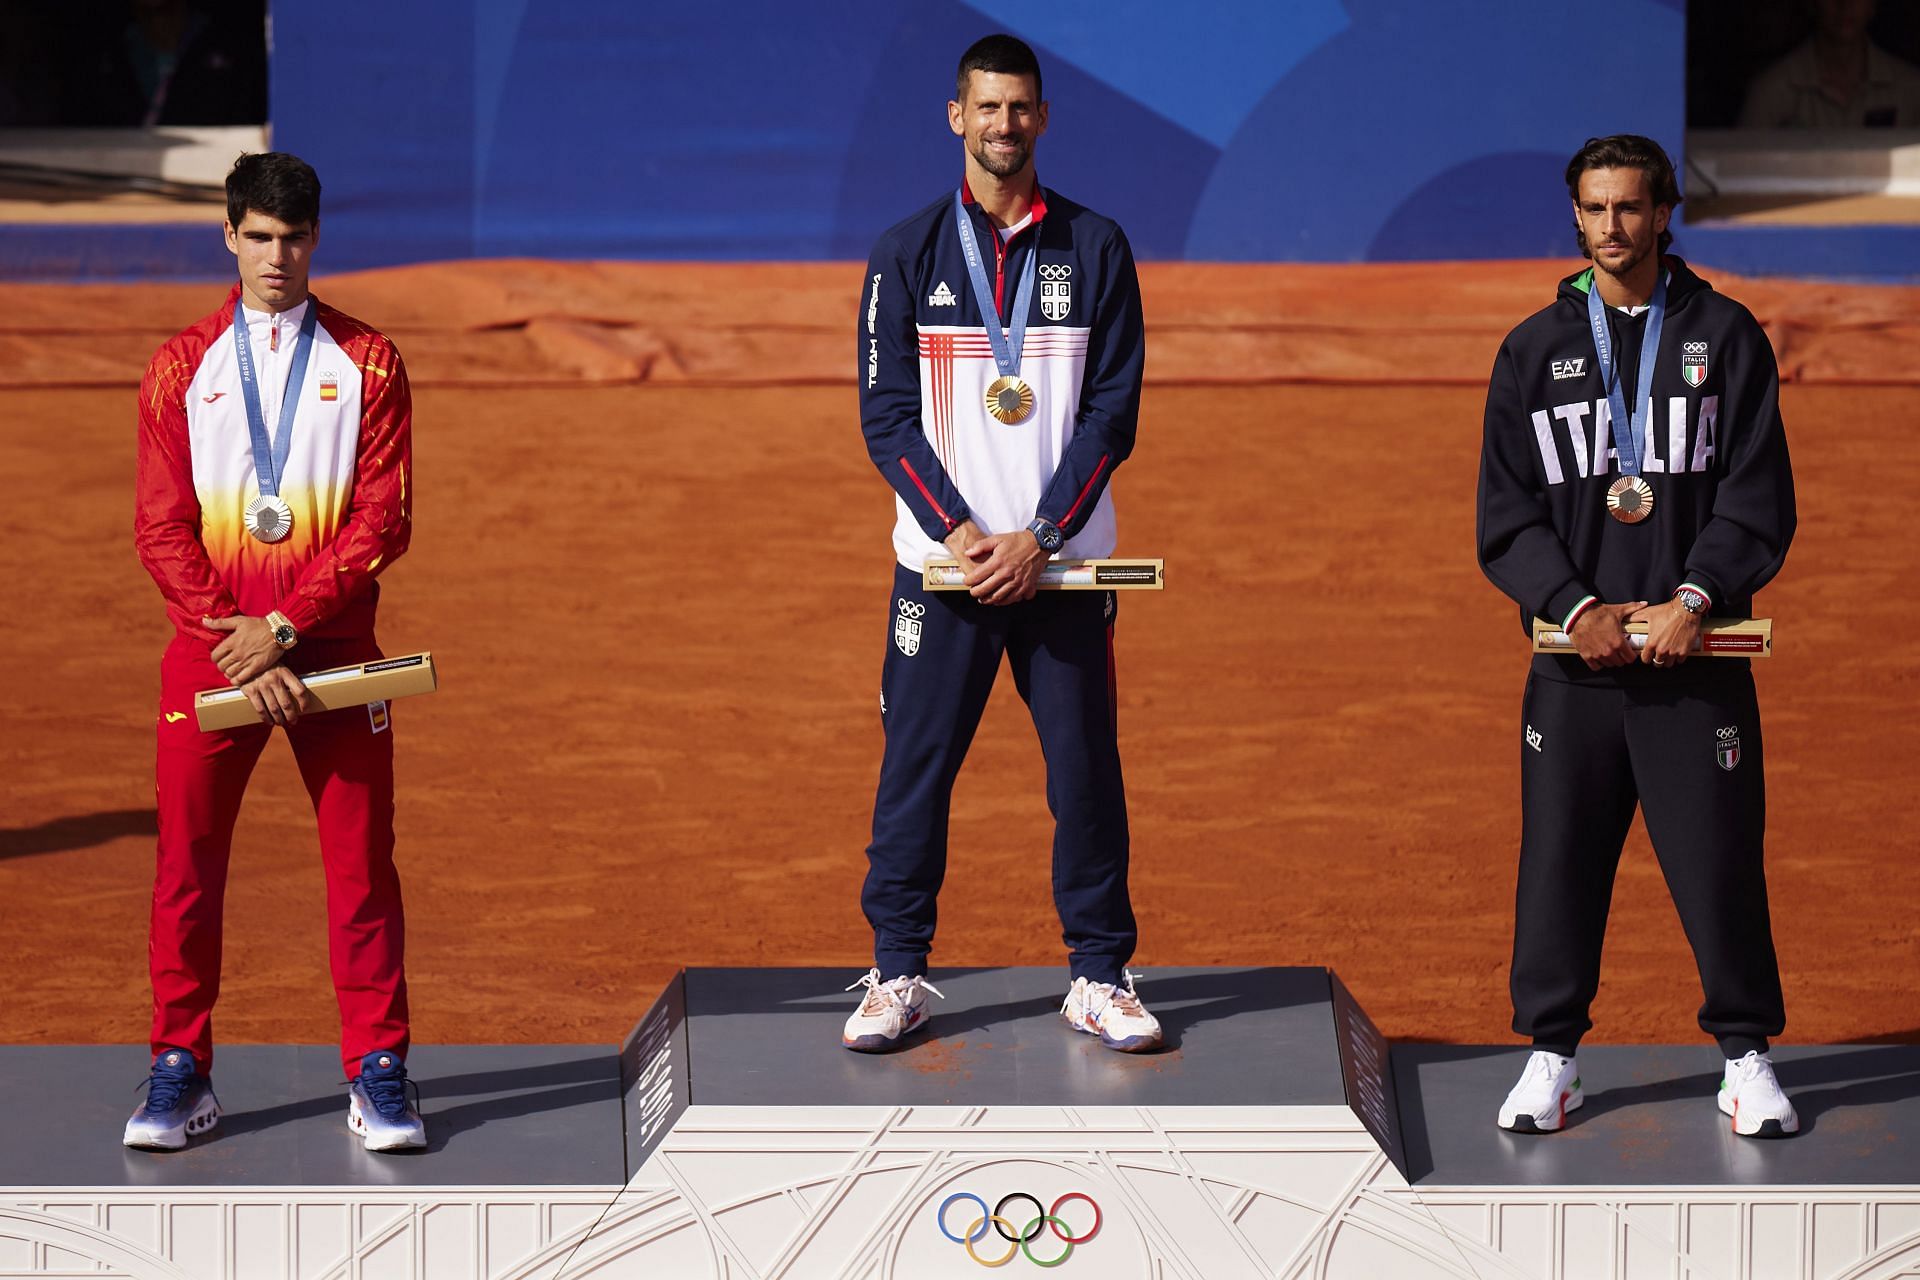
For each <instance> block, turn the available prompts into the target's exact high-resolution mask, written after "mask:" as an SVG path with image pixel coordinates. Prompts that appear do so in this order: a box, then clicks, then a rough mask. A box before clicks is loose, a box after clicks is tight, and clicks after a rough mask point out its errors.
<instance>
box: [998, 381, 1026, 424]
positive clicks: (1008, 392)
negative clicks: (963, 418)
mask: <svg viewBox="0 0 1920 1280" xmlns="http://www.w3.org/2000/svg"><path fill="white" fill-rule="evenodd" d="M987 412H988V413H990V414H992V415H993V416H994V417H995V418H997V419H998V420H999V421H1001V422H1005V423H1008V424H1012V423H1015V422H1025V421H1026V420H1027V419H1028V418H1031V417H1032V416H1033V388H1032V387H1030V386H1028V385H1027V384H1026V383H1025V382H1023V381H1021V380H1020V379H1019V378H1011V377H1009V378H995V379H994V380H993V382H992V384H991V385H989V386H988V387H987Z"/></svg>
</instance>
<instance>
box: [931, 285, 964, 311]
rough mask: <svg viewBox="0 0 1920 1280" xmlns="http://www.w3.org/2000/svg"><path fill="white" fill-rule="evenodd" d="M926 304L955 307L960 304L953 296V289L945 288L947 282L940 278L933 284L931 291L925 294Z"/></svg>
mask: <svg viewBox="0 0 1920 1280" xmlns="http://www.w3.org/2000/svg"><path fill="white" fill-rule="evenodd" d="M927 305H928V306H930V307H957V306H959V305H960V299H958V298H956V297H954V296H953V290H951V289H949V288H947V282H946V281H945V280H942V281H941V282H940V283H939V284H937V285H935V286H934V288H933V292H932V293H930V294H928V295H927Z"/></svg>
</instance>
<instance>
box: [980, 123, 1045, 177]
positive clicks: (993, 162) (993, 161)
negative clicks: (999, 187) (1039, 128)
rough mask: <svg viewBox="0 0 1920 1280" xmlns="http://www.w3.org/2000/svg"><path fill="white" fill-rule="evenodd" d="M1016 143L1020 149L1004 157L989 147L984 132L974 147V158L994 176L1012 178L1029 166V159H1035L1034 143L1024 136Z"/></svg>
mask: <svg viewBox="0 0 1920 1280" xmlns="http://www.w3.org/2000/svg"><path fill="white" fill-rule="evenodd" d="M1015 145H1016V146H1017V147H1018V148H1019V150H1017V151H1015V152H1014V153H1013V154H1012V155H1011V156H1008V157H1006V158H1005V159H1002V158H1001V157H1000V156H999V155H997V154H995V153H994V152H992V151H990V150H988V149H987V139H986V136H985V135H984V134H983V135H981V138H980V143H979V145H978V146H976V147H975V148H974V149H973V158H974V159H975V160H977V161H979V163H980V167H981V168H982V169H985V170H986V171H987V172H988V173H990V174H992V175H993V176H994V177H996V178H1011V177H1012V176H1013V175H1014V174H1016V173H1019V172H1020V171H1021V170H1022V169H1024V168H1026V167H1027V161H1029V160H1031V159H1033V144H1032V143H1030V142H1028V141H1027V140H1026V139H1025V138H1022V139H1020V140H1019V142H1017V143H1016V144H1015Z"/></svg>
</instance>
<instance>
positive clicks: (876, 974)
mask: <svg viewBox="0 0 1920 1280" xmlns="http://www.w3.org/2000/svg"><path fill="white" fill-rule="evenodd" d="M916 986H917V987H920V988H921V989H922V990H925V991H931V992H933V994H935V995H937V996H940V998H941V999H942V1000H945V999H946V997H945V996H941V995H940V988H938V987H936V986H934V985H933V984H932V983H931V982H928V981H927V980H926V979H925V978H922V977H899V978H889V979H888V980H887V981H885V982H882V981H881V980H880V970H879V969H877V968H875V969H869V970H867V971H866V972H865V973H864V974H862V975H860V977H859V978H857V979H855V980H854V981H852V982H849V983H848V984H847V985H846V986H845V987H844V988H842V989H843V990H846V991H851V990H853V989H854V988H855V987H865V988H866V989H867V994H866V996H865V997H864V998H863V999H862V1000H861V1001H860V1012H861V1013H867V1014H873V1013H879V1012H881V1011H882V1010H883V1009H884V1008H885V1007H886V1005H888V1004H896V1005H899V1006H900V1007H901V1008H903V1009H905V1008H907V1007H908V1006H909V1004H910V1003H911V999H912V996H913V989H914V988H915V987H916Z"/></svg>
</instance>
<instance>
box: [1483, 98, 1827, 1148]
mask: <svg viewBox="0 0 1920 1280" xmlns="http://www.w3.org/2000/svg"><path fill="white" fill-rule="evenodd" d="M1566 177H1567V190H1568V193H1569V194H1570V195H1571V196H1572V197H1573V212H1574V224H1575V227H1576V229H1577V232H1578V236H1579V242H1580V249H1581V252H1582V253H1584V254H1585V255H1586V256H1587V257H1589V258H1591V259H1592V261H1593V266H1592V267H1591V268H1589V269H1587V270H1585V271H1582V272H1580V273H1579V274H1578V275H1574V276H1571V277H1569V278H1567V279H1565V280H1563V281H1561V282H1560V288H1559V292H1558V296H1557V297H1556V298H1555V299H1554V302H1553V304H1552V305H1551V306H1549V307H1547V308H1545V309H1544V310H1542V311H1539V312H1537V313H1535V314H1534V315H1533V316H1531V317H1529V318H1528V319H1527V320H1526V321H1525V322H1524V323H1522V324H1521V325H1520V326H1519V327H1518V328H1516V329H1515V330H1514V331H1513V332H1512V333H1511V334H1509V335H1508V336H1507V340H1506V342H1505V343H1504V344H1502V346H1501V348H1500V354H1499V356H1498V358H1497V359H1496V360H1495V361H1494V366H1493V375H1492V380H1491V382H1490V384H1489V386H1488V389H1487V415H1486V436H1485V440H1484V442H1483V445H1482V449H1481V457H1480V493H1479V520H1478V532H1479V553H1480V565H1481V568H1482V569H1484V570H1485V572H1486V575H1487V577H1488V578H1490V579H1491V580H1492V581H1493V583H1494V585H1495V586H1497V587H1499V588H1500V589H1501V590H1502V591H1504V592H1505V593H1506V594H1507V595H1509V596H1511V597H1512V598H1513V599H1514V601H1515V602H1516V603H1518V604H1519V606H1520V622H1521V626H1522V628H1523V629H1524V630H1525V631H1526V632H1527V634H1528V635H1529V636H1531V634H1532V620H1533V619H1534V618H1535V617H1539V618H1545V619H1548V620H1550V621H1551V622H1553V623H1554V624H1556V625H1557V626H1559V627H1560V628H1561V629H1562V630H1564V631H1565V632H1566V634H1567V636H1568V638H1569V639H1570V641H1571V642H1572V645H1573V647H1574V649H1575V650H1577V654H1578V656H1572V655H1556V654H1541V655H1538V656H1536V657H1535V658H1534V660H1533V668H1532V671H1531V673H1530V674H1529V675H1528V678H1527V687H1526V696H1525V701H1524V705H1523V709H1522V725H1523V729H1522V739H1521V747H1520V762H1521V788H1520V795H1521V802H1520V803H1521V841H1520V876H1519V888H1518V892H1517V895H1516V897H1517V903H1516V908H1515V919H1514V945H1513V970H1512V976H1511V989H1512V995H1513V1006H1514V1018H1513V1027H1514V1030H1515V1031H1517V1032H1519V1033H1520V1034H1522V1035H1526V1036H1530V1037H1531V1038H1532V1040H1533V1053H1532V1054H1531V1055H1530V1056H1529V1058H1528V1060H1527V1064H1526V1067H1525V1069H1524V1070H1523V1071H1522V1073H1521V1076H1520V1080H1519V1083H1517V1084H1516V1085H1515V1086H1514V1088H1513V1091H1512V1093H1510V1094H1509V1095H1508V1097H1507V1099H1506V1102H1505V1103H1504V1104H1503V1105H1502V1106H1501V1108H1500V1114H1499V1123H1500V1125H1501V1127H1502V1128H1506V1129H1511V1130H1514V1131H1517V1132H1528V1133H1538V1132H1547V1131H1552V1130H1555V1129H1558V1128H1560V1127H1561V1126H1562V1124H1564V1123H1565V1119H1566V1113H1567V1112H1568V1111H1571V1110H1573V1109H1574V1108H1576V1107H1578V1106H1579V1105H1580V1103H1581V1086H1580V1071H1579V1067H1578V1065H1577V1064H1576V1063H1575V1061H1574V1052H1575V1050H1576V1048H1577V1047H1578V1045H1579V1042H1580V1037H1581V1036H1582V1035H1584V1034H1585V1033H1586V1031H1587V1030H1588V1029H1589V1028H1590V1027H1591V1026H1592V1025H1593V1024H1592V1022H1591V1020H1590V1019H1589V1017H1588V1009H1589V1006H1590V1005H1591V1004H1592V1001H1593V997H1594V993H1595V991H1596V990H1597V989H1598V987H1599V982H1600V949H1601V942H1602V939H1603V937H1604V934H1605V932H1606V923H1607V908H1608V904H1609V900H1610V899H1611V897H1612V893H1613V878H1614V869H1615V867H1616V866H1617V865H1618V863H1619V859H1620V849H1621V845H1622V843H1623V842H1624V840H1625V839H1626V834H1627V829H1628V827H1629V826H1630V825H1631V823H1632V821H1633V811H1634V806H1635V804H1636V803H1638V804H1639V805H1640V806H1641V807H1642V808H1643V809H1644V811H1645V814H1646V823H1647V831H1648V834H1649V835H1650V836H1651V837H1652V839H1653V844H1654V849H1655V852H1656V853H1657V854H1658V855H1659V859H1660V867H1661V870H1662V872H1663V873H1664V874H1665V876H1666V880H1667V887H1668V889H1669V891H1670V892H1671V893H1672V895H1673V900H1674V905H1675V906H1676V907H1677V908H1678V910H1679V914H1680V920H1681V923H1682V925H1683V926H1684V928H1685V930H1686V934H1687V939H1688V941H1689V942H1690V943H1691V944H1692V947H1693V953H1694V959H1695V962H1696V963H1697V964H1698V965H1699V969H1700V981H1701V985H1702V987H1703V988H1704V990H1705V995H1706V1000H1705V1003H1703V1004H1702V1005H1701V1008H1700V1026H1701V1029H1702V1030H1704V1031H1706V1032H1707V1034H1708V1035H1711V1036H1713V1037H1714V1038H1715V1039H1716V1040H1717V1041H1718V1042H1719V1044H1720V1047H1721V1052H1722V1053H1723V1054H1724V1055H1725V1057H1726V1059H1727V1065H1726V1071H1725V1073H1724V1075H1723V1077H1722V1083H1721V1086H1720V1092H1719V1106H1720V1109H1721V1111H1723V1112H1724V1113H1726V1114H1727V1115H1728V1116H1730V1117H1731V1119H1732V1126H1733V1130H1734V1132H1736V1133H1740V1134H1744V1135H1748V1136H1754V1137H1780V1136H1785V1135H1787V1134H1791V1133H1794V1132H1796V1131H1798V1129H1799V1121H1798V1119H1797V1117H1796V1116H1795V1115H1794V1111H1793V1106H1792V1104H1791V1103H1789V1102H1788V1101H1787V1098H1786V1096H1785V1095H1784V1094H1783V1093H1782V1092H1781V1091H1780V1086H1779V1084H1778V1082H1777V1081H1776V1080H1775V1078H1774V1074H1773V1066H1772V1063H1771V1061H1770V1060H1769V1059H1768V1057H1767V1051H1768V1038H1769V1037H1770V1036H1777V1035H1778V1034H1780V1031H1781V1030H1782V1028H1783V1027H1784V1026H1785V1023H1786V1013H1785V1008H1784V1005H1783V1003H1782V1000H1781V995H1780V973H1779V965H1778V962H1777V961H1776V959H1775V957H1774V949H1773V933H1772V927H1771V924H1770V922H1769V919H1768V914H1767V887H1766V878H1765V872H1764V869H1763V866H1762V846H1763V843H1764V835H1765V828H1766V792H1765V783H1764V780H1763V778H1762V766H1763V764H1764V753H1763V750H1762V745H1761V737H1760V716H1759V710H1758V707H1757V704H1756V702H1755V699H1754V688H1753V676H1752V673H1751V671H1750V670H1749V664H1748V662H1747V660H1746V659H1744V658H1715V659H1712V660H1706V659H1702V658H1699V657H1697V656H1695V657H1693V658H1692V659H1691V660H1690V657H1689V655H1690V654H1692V653H1693V650H1694V645H1695V642H1696V641H1697V639H1698V637H1699V634H1700V626H1701V623H1702V621H1703V619H1704V618H1705V616H1706V615H1707V614H1708V613H1712V614H1714V615H1716V616H1721V617H1746V616H1751V614H1752V612H1753V595H1754V592H1756V591H1758V590H1759V589H1760V587H1762V586H1763V585H1765V584H1766V583H1767V581H1768V580H1770V579H1771V578H1772V577H1773V576H1774V574H1776V573H1778V572H1779V570H1780V565H1781V562H1782V561H1783V560H1784V559H1785V558H1786V554H1787V546H1788V544H1789V543H1790V542H1791V541H1792V539H1793V529H1794V501H1793V473H1792V470H1791V467H1790V466H1789V464H1788V460H1787V441H1786V435H1785V433H1784V430H1783V428H1782V426H1781V422H1780V410H1779V403H1778V396H1779V373H1778V370H1777V368H1776V365H1775V362H1774V356H1773V349H1772V347H1771V346H1770V345H1769V344H1768V342H1767V336H1766V334H1765V333H1764V332H1763V331H1762V330H1761V328H1760V326H1759V324H1758V323H1757V322H1756V321H1755V320H1754V318H1753V316H1752V315H1751V314H1750V313H1749V312H1748V311H1747V309H1746V308H1745V307H1743V306H1741V305H1740V304H1739V303H1737V302H1735V301H1733V300H1732V299H1731V298H1728V297H1727V296H1726V295H1725V294H1721V293H1716V292H1715V291H1714V289H1713V287H1712V286H1711V285H1709V284H1707V283H1706V282H1705V281H1704V280H1702V279H1700V277H1698V276H1697V275H1695V274H1694V273H1693V272H1692V271H1691V270H1689V269H1688V267H1687V265H1686V263H1684V262H1682V261H1681V260H1680V259H1678V258H1676V257H1673V256H1671V255H1668V254H1666V252H1665V250H1666V249H1667V247H1668V245H1669V244H1670V243H1671V242H1672V236H1671V235H1670V233H1669V232H1668V230H1667V222H1668V219H1669V218H1670V217H1671V216H1672V213H1673V209H1674V207H1675V206H1676V205H1678V204H1679V203H1680V193H1679V190H1678V187H1677V185H1676V183H1675V180H1674V174H1673V164H1672V162H1671V161H1670V160H1668V158H1667V156H1666V154H1665V152H1663V151H1662V150H1661V149H1660V147H1659V145H1658V144H1657V143H1655V142H1653V141H1652V140H1650V139H1648V138H1642V137H1638V136H1634V135H1619V136H1615V137H1610V138H1596V139H1593V140H1591V141H1589V142H1588V143H1587V145H1586V146H1585V147H1583V148H1581V150H1580V151H1579V153H1578V154H1576V155H1575V156H1574V157H1573V159H1572V161H1571V162H1570V163H1569V164H1568V165H1567V174H1566ZM1630 621H1639V622H1645V623H1647V624H1648V634H1647V636H1646V637H1645V641H1644V645H1643V646H1642V647H1638V648H1636V647H1635V645H1634V644H1633V643H1632V641H1633V640H1634V639H1637V637H1629V636H1628V635H1627V633H1626V631H1625V630H1624V626H1625V624H1626V623H1628V622H1630Z"/></svg>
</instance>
